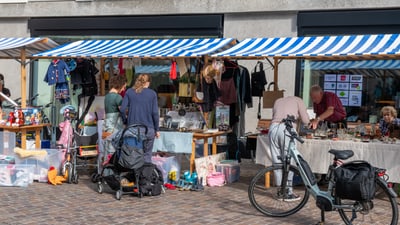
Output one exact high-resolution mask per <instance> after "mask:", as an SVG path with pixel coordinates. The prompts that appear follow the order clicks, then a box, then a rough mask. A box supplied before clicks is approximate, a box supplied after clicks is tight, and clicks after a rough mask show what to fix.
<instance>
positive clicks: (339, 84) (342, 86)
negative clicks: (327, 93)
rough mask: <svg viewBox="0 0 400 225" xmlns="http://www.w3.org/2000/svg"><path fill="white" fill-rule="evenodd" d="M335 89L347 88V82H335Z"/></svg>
mask: <svg viewBox="0 0 400 225" xmlns="http://www.w3.org/2000/svg"><path fill="white" fill-rule="evenodd" d="M336 89H338V90H349V83H339V82H338V83H337V85H336Z"/></svg>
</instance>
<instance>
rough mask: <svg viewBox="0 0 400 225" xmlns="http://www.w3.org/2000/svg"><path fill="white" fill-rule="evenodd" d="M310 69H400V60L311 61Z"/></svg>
mask: <svg viewBox="0 0 400 225" xmlns="http://www.w3.org/2000/svg"><path fill="white" fill-rule="evenodd" d="M309 67H310V69H312V70H346V69H400V60H361V61H310V62H309ZM302 68H304V63H303V64H302Z"/></svg>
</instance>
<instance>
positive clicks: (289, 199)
mask: <svg viewBox="0 0 400 225" xmlns="http://www.w3.org/2000/svg"><path fill="white" fill-rule="evenodd" d="M300 199H301V198H300V196H298V195H296V194H294V193H291V194H288V195H286V196H278V197H277V200H279V201H283V202H294V201H298V200H300Z"/></svg>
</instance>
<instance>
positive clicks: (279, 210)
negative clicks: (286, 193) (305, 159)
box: [248, 165, 310, 217]
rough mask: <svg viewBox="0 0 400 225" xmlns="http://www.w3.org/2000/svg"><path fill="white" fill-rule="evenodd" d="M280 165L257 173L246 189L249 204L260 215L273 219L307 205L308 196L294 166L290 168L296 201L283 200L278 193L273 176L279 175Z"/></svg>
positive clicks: (279, 190)
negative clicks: (296, 196)
mask: <svg viewBox="0 0 400 225" xmlns="http://www.w3.org/2000/svg"><path fill="white" fill-rule="evenodd" d="M282 167H283V166H282V165H281V166H279V165H276V166H270V167H267V168H264V169H262V170H260V171H259V172H257V174H256V176H254V178H253V179H252V180H251V182H250V186H249V189H248V194H249V199H250V202H251V204H252V205H253V206H254V207H255V208H256V209H257V210H258V211H260V212H261V213H263V214H265V215H267V216H273V217H285V216H289V215H292V214H294V213H296V212H297V211H299V210H300V209H301V208H303V206H304V205H305V204H306V203H307V201H308V198H309V197H310V194H309V192H308V190H307V189H306V188H305V186H304V183H303V181H302V179H301V177H300V173H299V171H298V169H297V167H295V166H290V172H292V173H293V174H294V176H293V177H294V182H293V193H295V194H296V195H298V197H299V198H298V199H293V200H285V198H281V197H280V196H279V193H280V192H281V188H280V187H278V186H277V185H276V184H275V182H274V178H273V176H274V174H275V173H281V171H282Z"/></svg>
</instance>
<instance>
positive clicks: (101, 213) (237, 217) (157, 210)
mask: <svg viewBox="0 0 400 225" xmlns="http://www.w3.org/2000/svg"><path fill="white" fill-rule="evenodd" d="M259 168H260V167H259V166H257V165H254V164H253V163H252V162H251V161H250V160H247V161H244V162H242V164H241V177H240V181H239V182H236V183H233V184H229V185H225V186H223V187H212V188H211V187H206V189H205V191H203V192H191V191H178V190H167V191H166V193H164V194H162V195H161V196H155V197H143V198H138V197H135V196H132V195H124V196H122V199H121V200H119V201H118V200H116V199H115V193H114V192H113V191H111V190H110V189H109V188H108V187H107V188H105V192H104V193H103V194H99V193H97V185H96V184H94V183H92V182H91V181H90V178H89V176H87V175H81V177H80V179H79V183H78V184H67V183H65V184H62V185H58V186H53V185H50V184H46V183H33V184H31V185H29V186H28V187H26V188H20V187H0V199H1V207H0V217H1V220H0V223H1V224H185V225H186V224H190V225H198V224H238V225H240V224H244V225H250V224H252V225H253V224H254V225H255V224H274V225H275V224H281V225H288V224H297V225H310V224H316V223H317V222H318V220H319V215H320V214H319V210H318V209H317V207H316V206H315V201H314V199H313V198H310V200H309V202H308V203H307V204H306V206H305V207H304V208H303V209H302V210H300V211H299V212H298V213H296V214H295V215H292V216H289V217H285V218H271V217H266V216H264V215H262V214H261V213H259V212H258V211H257V210H256V209H254V208H253V207H252V206H251V205H250V202H249V200H248V197H247V187H248V183H249V181H250V179H251V177H252V176H253V175H254V174H255V172H256V171H257V169H259ZM326 224H332V225H337V224H343V222H342V221H341V219H340V217H339V214H338V213H337V212H327V213H326Z"/></svg>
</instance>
